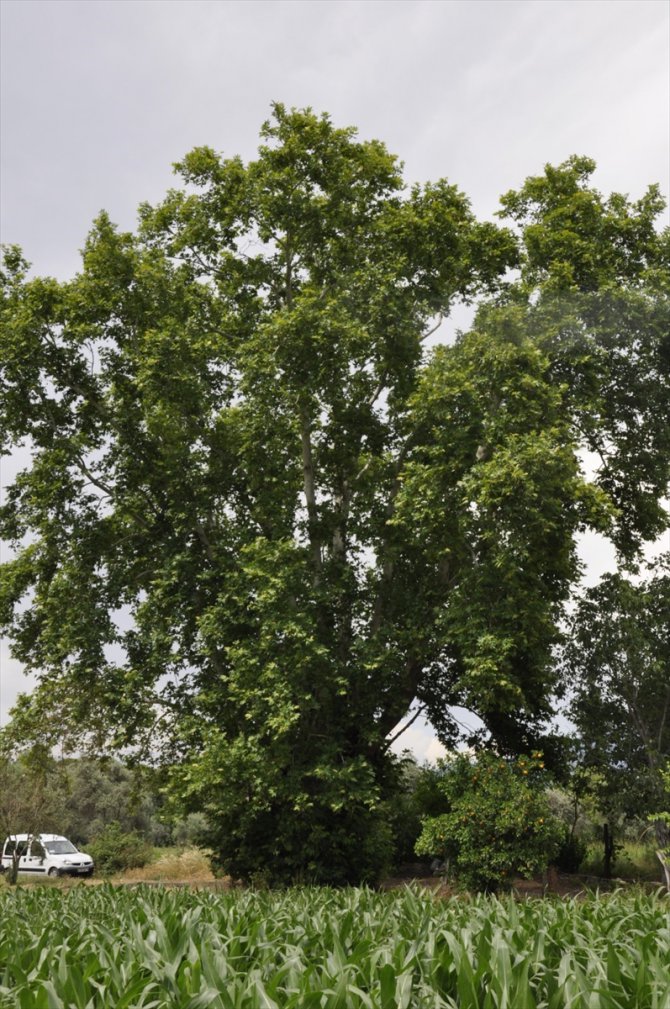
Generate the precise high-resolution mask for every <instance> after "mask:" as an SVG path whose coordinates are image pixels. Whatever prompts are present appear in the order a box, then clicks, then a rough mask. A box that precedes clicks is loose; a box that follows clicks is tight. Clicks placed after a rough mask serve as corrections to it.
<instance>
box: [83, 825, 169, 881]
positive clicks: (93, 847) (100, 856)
mask: <svg viewBox="0 0 670 1009" xmlns="http://www.w3.org/2000/svg"><path fill="white" fill-rule="evenodd" d="M87 848H88V852H89V854H90V855H91V857H92V858H93V860H94V862H95V867H96V869H97V870H98V872H101V873H103V874H104V873H111V872H121V871H123V870H124V869H140V868H141V867H142V866H143V865H146V864H147V862H149V861H150V860H151V857H152V855H153V848H152V846H151V845H150V844H149V842H148V841H146V840H145V839H144V838H143V837H142V836H141V834H138V833H137V832H136V831H124V830H122V829H121V826H120V824H119V823H116V822H114V823H109V824H107V826H106V827H105V828H104V829H103V830H102V831H101V832H100V833H99V834H98V835H97V837H94V838H93V840H92V841H91V842H90V843H89V844H88V845H87Z"/></svg>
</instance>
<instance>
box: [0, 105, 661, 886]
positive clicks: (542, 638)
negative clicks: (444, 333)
mask: <svg viewBox="0 0 670 1009" xmlns="http://www.w3.org/2000/svg"><path fill="white" fill-rule="evenodd" d="M261 141H262V143H261V146H260V148H259V152H258V157H257V158H256V159H255V160H253V161H251V162H249V163H248V164H245V163H243V162H242V161H241V160H240V159H239V158H236V157H233V158H224V157H221V156H219V155H218V154H216V153H215V152H214V151H213V150H211V149H209V148H198V149H196V150H194V151H193V152H191V153H190V154H188V155H187V156H186V157H185V158H184V160H183V161H182V162H181V163H180V164H178V165H177V166H176V171H177V173H178V175H179V176H180V177H181V180H182V186H181V188H179V189H175V190H172V191H170V192H169V193H168V195H167V197H166V199H165V200H164V201H163V202H162V203H161V204H160V205H158V206H156V207H150V206H148V205H144V206H142V207H141V209H140V219H139V226H138V230H137V232H136V233H135V234H131V233H123V232H120V231H119V230H118V229H117V228H115V227H114V226H113V225H112V223H111V222H110V220H109V218H108V217H107V216H106V215H105V214H101V215H100V217H99V218H98V219H97V221H96V222H95V224H94V227H93V230H92V232H91V234H90V235H89V237H88V239H87V242H86V245H85V248H84V250H83V263H82V269H81V272H80V273H79V274H78V275H77V276H76V277H75V278H74V279H72V280H71V281H69V282H66V283H57V282H56V281H55V280H52V279H48V278H46V279H43V278H38V279H29V278H28V276H27V273H26V269H27V268H26V264H25V263H24V261H23V259H22V257H21V254H20V253H19V251H18V250H17V249H14V248H12V249H9V250H8V252H7V255H6V257H5V269H4V273H3V289H4V295H3V309H2V311H3V325H4V332H5V336H4V340H3V345H2V373H1V374H2V378H1V381H2V385H1V387H0V388H1V390H2V407H1V410H2V414H1V422H0V423H1V427H2V439H3V441H2V450H3V451H5V452H6V451H9V450H11V448H12V447H13V446H15V445H17V444H20V443H25V442H27V443H28V444H29V445H30V447H31V449H32V459H31V464H30V466H29V467H28V468H27V469H26V470H24V471H23V472H22V473H21V474H20V475H19V477H18V478H17V480H16V482H15V484H14V486H13V487H12V488H10V490H9V492H8V497H7V503H6V505H5V507H4V508H3V510H2V514H1V517H0V525H1V531H2V533H3V535H4V536H5V537H6V538H7V539H9V540H10V541H11V542H12V543H13V544H14V545H15V547H16V549H17V553H16V558H15V559H14V560H11V561H10V562H9V563H7V564H5V565H4V567H3V569H2V583H1V585H2V589H1V595H0V621H1V623H2V626H3V627H4V629H5V630H6V631H7V633H9V634H10V635H11V637H12V640H13V648H14V654H15V655H16V656H17V657H18V658H19V659H20V660H21V661H23V662H24V663H25V664H26V666H27V668H29V669H31V670H33V671H35V672H36V673H37V675H38V677H39V685H38V687H37V688H36V690H35V691H34V693H33V694H32V695H30V697H27V698H24V699H23V700H22V701H21V702H20V703H19V704H18V706H17V708H16V710H15V714H14V720H13V729H12V730H10V731H11V732H13V733H14V736H15V738H16V737H22V738H28V737H30V736H31V735H32V736H35V735H37V736H38V737H40V738H42V739H44V738H47V739H48V738H55V736H56V735H59V736H60V735H62V733H63V731H64V730H65V732H66V734H67V738H68V741H69V744H70V745H71V746H79V747H82V746H84V745H89V746H91V747H94V748H108V749H109V748H117V749H118V748H120V749H124V750H125V751H126V752H127V751H128V749H129V748H131V747H135V748H138V749H139V750H141V751H143V752H144V754H145V755H146V754H147V753H149V754H150V755H151V756H152V757H153V758H154V759H156V760H160V761H162V762H164V763H166V764H167V765H169V767H170V768H171V775H172V788H173V791H174V794H175V795H176V796H177V797H178V798H179V800H180V801H182V802H183V803H184V804H185V805H186V806H187V807H188V806H189V805H190V807H191V808H194V809H203V810H206V812H207V813H208V816H209V819H210V821H211V822H212V823H216V825H217V827H216V836H215V837H213V839H212V843H213V845H214V846H215V849H216V851H218V852H220V853H221V860H222V864H223V865H224V867H225V868H226V869H228V870H229V871H232V872H233V873H235V874H237V875H242V876H245V875H246V876H249V875H250V874H251V873H253V872H254V871H255V870H256V869H257V868H258V866H259V865H263V866H271V872H272V874H273V875H274V878H277V879H291V878H296V877H301V878H311V879H315V880H321V879H325V880H330V881H335V882H339V881H344V880H347V879H360V878H372V877H373V876H374V875H375V873H376V872H377V871H378V868H379V865H380V864H381V862H382V861H383V859H384V857H385V853H386V847H387V842H388V837H387V831H386V825H385V813H384V805H383V803H384V799H385V796H386V795H388V794H389V789H390V788H391V787H392V783H393V767H392V764H391V761H390V758H389V754H388V739H389V733H390V732H391V731H392V730H393V728H394V726H396V725H397V723H398V722H399V720H401V719H402V718H403V716H405V715H406V713H407V712H408V710H409V709H410V707H411V705H412V704H417V703H418V704H420V705H422V706H423V708H424V709H425V711H426V712H427V714H428V716H429V717H430V719H431V721H432V723H433V724H434V725H435V727H436V729H437V730H438V732H439V734H440V736H441V738H442V739H443V740H445V741H446V742H451V741H453V739H454V738H455V736H456V734H457V724H456V722H455V720H454V719H453V717H452V714H451V708H452V706H453V705H455V704H461V705H466V706H468V707H470V708H471V709H472V710H474V711H476V712H477V713H478V714H479V715H480V716H481V717H482V719H483V720H484V722H485V724H486V725H487V727H488V729H489V731H490V733H491V734H492V736H493V738H495V739H496V740H497V742H498V744H499V745H500V746H501V747H503V748H507V749H510V750H514V749H515V748H526V749H527V748H528V747H529V746H530V745H533V744H534V743H535V741H536V739H537V734H538V732H539V731H540V728H541V725H542V723H543V720H544V719H545V718H546V717H547V715H548V714H549V713H550V710H551V708H550V696H551V691H552V689H553V686H554V674H553V673H552V664H551V661H550V657H551V656H550V653H551V649H552V646H553V645H554V643H555V642H556V640H557V621H558V618H559V616H560V613H561V607H562V605H563V603H564V601H565V600H566V598H567V596H568V593H569V590H570V587H571V585H572V584H573V582H574V580H575V579H576V577H577V576H578V573H579V563H578V559H577V554H576V547H575V537H576V534H577V533H578V532H579V531H580V530H582V529H585V528H587V527H592V528H597V529H600V530H603V531H606V532H607V533H608V534H609V535H611V536H612V538H613V539H614V541H615V542H616V544H617V546H618V548H619V549H620V551H621V552H622V554H623V555H624V556H628V557H632V556H634V555H635V552H636V550H637V549H638V548H639V546H640V544H641V542H643V541H644V540H645V539H649V538H652V537H654V536H655V535H657V534H658V532H659V530H660V529H662V528H663V526H664V523H665V521H666V516H665V514H664V512H663V510H662V507H661V505H660V500H661V498H662V495H663V493H664V491H665V489H666V487H667V481H668V468H669V459H670V432H669V430H668V426H667V422H666V420H665V418H667V413H668V406H669V404H670V382H669V377H668V374H669V371H670V341H669V338H668V319H669V314H670V313H669V311H668V287H669V283H668V259H669V254H668V234H667V232H664V233H660V232H659V231H658V230H657V229H656V227H655V222H656V220H657V218H658V215H659V213H660V211H661V210H662V207H663V203H662V200H661V198H660V196H659V194H658V190H657V189H656V188H655V187H651V188H650V189H649V191H648V192H647V193H646V194H645V195H644V196H643V197H642V198H641V199H640V200H638V201H636V202H633V201H631V200H629V199H628V198H627V197H624V196H621V195H618V194H615V195H613V196H611V197H609V198H607V199H606V198H604V197H603V196H602V195H601V194H599V193H598V192H597V190H595V189H594V188H593V186H592V185H591V181H590V176H591V174H592V172H593V170H594V167H595V166H594V164H593V162H591V161H589V160H588V159H585V158H572V159H570V160H569V161H568V162H566V163H565V164H563V165H561V166H559V167H557V168H551V167H547V168H546V169H545V171H544V173H543V174H542V175H540V176H537V177H533V178H530V179H528V180H527V182H526V183H525V184H524V185H523V186H522V188H521V189H520V190H519V191H518V192H514V193H508V194H507V195H506V196H505V197H504V198H503V201H502V215H503V216H504V217H506V218H507V219H508V221H509V226H508V227H502V226H499V225H497V224H493V223H489V222H479V221H477V220H476V218H475V216H474V214H473V212H472V210H471V208H470V205H469V203H468V200H467V198H466V197H465V196H464V195H463V193H461V192H460V191H459V190H458V189H457V188H456V187H454V186H453V185H450V184H449V183H447V182H446V181H444V180H440V181H438V182H436V183H430V184H426V185H424V186H418V185H415V186H411V187H409V188H408V187H406V186H405V184H404V182H403V178H402V172H401V166H400V164H399V162H398V161H397V159H396V158H394V157H393V156H392V155H390V154H389V153H388V152H387V150H386V149H385V147H384V146H383V145H382V144H381V143H379V142H376V141H371V142H363V141H360V140H358V139H357V137H356V133H355V131H354V130H353V129H338V128H335V127H334V126H333V125H332V123H331V121H330V119H329V118H328V117H327V116H325V115H324V116H317V115H315V114H313V113H312V112H311V111H309V110H307V111H296V110H291V111H289V110H287V109H285V108H284V107H283V106H281V105H276V106H274V109H273V118H272V119H271V121H270V122H268V123H266V124H265V125H264V126H263V128H262V130H261ZM475 299H476V300H477V301H478V302H479V304H480V307H479V310H478V313H477V316H476V319H475V322H474V323H473V326H472V329H471V331H470V332H468V333H466V334H460V335H459V336H458V337H457V338H456V339H455V340H452V341H450V342H449V343H446V344H445V343H442V344H440V345H438V346H432V345H431V343H430V342H429V337H430V335H431V334H432V333H433V332H435V329H436V327H437V326H438V325H439V323H440V321H441V320H442V319H443V318H444V317H446V316H447V315H448V314H449V312H450V310H451V308H452V306H453V305H454V303H455V302H457V301H466V302H472V301H474V300H475ZM584 450H588V451H590V452H591V453H593V454H594V456H595V457H597V458H598V460H599V462H598V466H597V468H596V471H595V473H594V474H593V475H587V473H586V472H585V469H584V466H583V465H582V461H581V458H582V456H581V455H580V453H583V451H584Z"/></svg>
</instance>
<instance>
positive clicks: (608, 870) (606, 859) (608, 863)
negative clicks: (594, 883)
mask: <svg viewBox="0 0 670 1009" xmlns="http://www.w3.org/2000/svg"><path fill="white" fill-rule="evenodd" d="M614 848H615V845H614V831H613V830H612V827H611V825H610V824H609V823H607V822H606V823H603V876H604V877H605V879H611V878H612V865H613V863H614V854H615V852H614Z"/></svg>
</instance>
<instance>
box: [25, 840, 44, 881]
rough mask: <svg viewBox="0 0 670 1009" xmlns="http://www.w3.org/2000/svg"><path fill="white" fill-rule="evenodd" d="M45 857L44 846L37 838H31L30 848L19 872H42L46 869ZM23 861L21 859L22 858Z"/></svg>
mask: <svg viewBox="0 0 670 1009" xmlns="http://www.w3.org/2000/svg"><path fill="white" fill-rule="evenodd" d="M46 857H47V853H46V851H45V850H44V847H43V846H42V844H41V843H40V842H39V841H38V840H36V839H35V840H33V842H32V844H31V845H30V850H29V851H28V852H27V854H26V858H25V863H26V864H25V866H24V867H23V868H20V869H19V871H20V872H30V873H42V875H44V873H45V872H46V871H47V867H46V861H45V860H46ZM22 861H23V859H22Z"/></svg>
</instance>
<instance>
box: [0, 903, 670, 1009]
mask: <svg viewBox="0 0 670 1009" xmlns="http://www.w3.org/2000/svg"><path fill="white" fill-rule="evenodd" d="M666 904H667V902H666V901H664V900H663V899H662V898H661V897H660V896H658V895H656V896H653V895H649V894H640V893H637V894H635V893H634V894H628V893H623V892H619V893H616V894H613V895H610V896H596V897H584V898H582V899H579V900H565V901H562V900H557V901H530V900H529V901H522V902H519V901H515V900H513V899H511V898H507V899H505V900H498V899H496V898H491V897H476V898H473V899H471V900H468V901H463V900H460V901H456V900H454V901H438V900H435V899H433V897H432V896H430V895H426V894H422V893H419V892H416V891H410V890H406V891H404V892H402V893H375V892H373V891H370V890H340V891H333V890H328V889H321V890H297V891H296V890H293V891H288V892H280V893H273V892H267V891H266V892H259V891H256V892H248V891H247V892H243V893H232V894H226V895H212V894H208V893H202V892H201V893H194V892H189V891H187V890H165V889H161V888H146V887H140V888H133V889H132V890H130V889H128V888H124V889H114V888H112V887H107V886H103V887H96V888H95V889H93V888H89V887H80V888H77V889H73V890H70V891H69V892H67V893H63V892H58V891H54V890H51V889H47V888H39V889H37V888H34V889H29V890H25V889H22V890H21V891H20V892H17V891H13V892H10V891H9V890H6V891H3V890H2V889H0V1006H2V1009H5V1007H7V1009H10V1007H11V1009H14V1007H15V1006H17V1005H19V1006H21V1007H25V1009H44V1007H45V1006H47V1005H48V1006H51V1007H53V1009H66V1007H67V1009H87V1007H90V1006H92V1005H96V1006H97V1005H98V1004H101V1005H105V1006H107V1005H108V1006H115V1007H116V1009H128V1007H130V1006H133V1007H134V1006H137V1007H140V1006H151V1007H153V1009H174V1007H175V1006H179V1007H183V1009H199V1007H203V1006H209V1007H211V1009H260V1007H263V1009H344V1007H346V1009H456V1007H457V1006H458V1009H509V1007H511V1006H514V1007H515V1009H517V1007H518V1009H565V1007H566V1006H570V1007H571V1009H642V1007H643V1006H644V1007H645V1009H665V1006H666V1004H667V998H666V996H667V991H668V985H669V984H670V968H669V965H670V939H669V936H668V928H667V906H666ZM623 922H625V927H622V923H623Z"/></svg>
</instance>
